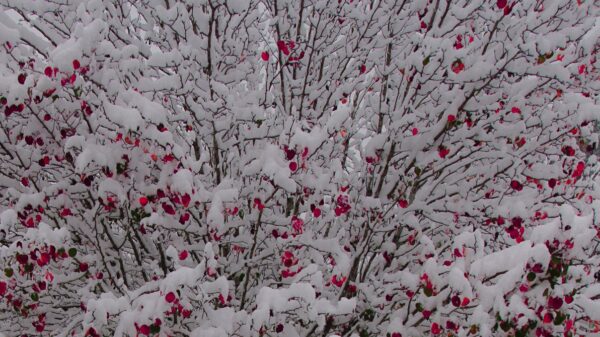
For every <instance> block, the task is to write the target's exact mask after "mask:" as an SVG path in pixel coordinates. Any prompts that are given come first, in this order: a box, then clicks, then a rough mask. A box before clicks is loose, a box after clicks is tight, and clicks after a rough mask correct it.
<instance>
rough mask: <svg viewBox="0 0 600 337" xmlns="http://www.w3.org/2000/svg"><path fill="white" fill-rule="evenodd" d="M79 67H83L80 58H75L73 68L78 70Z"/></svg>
mask: <svg viewBox="0 0 600 337" xmlns="http://www.w3.org/2000/svg"><path fill="white" fill-rule="evenodd" d="M79 67H81V64H80V63H79V60H73V69H75V70H77V69H79Z"/></svg>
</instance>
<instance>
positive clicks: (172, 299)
mask: <svg viewBox="0 0 600 337" xmlns="http://www.w3.org/2000/svg"><path fill="white" fill-rule="evenodd" d="M165 300H166V301H167V303H173V302H175V294H174V293H173V292H170V293H168V294H167V295H166V296H165Z"/></svg>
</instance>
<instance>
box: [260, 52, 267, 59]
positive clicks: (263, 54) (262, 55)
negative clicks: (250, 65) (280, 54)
mask: <svg viewBox="0 0 600 337" xmlns="http://www.w3.org/2000/svg"><path fill="white" fill-rule="evenodd" d="M260 57H261V58H262V60H263V61H268V60H269V53H267V52H266V51H263V52H262V53H261V54H260Z"/></svg>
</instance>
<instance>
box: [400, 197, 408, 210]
mask: <svg viewBox="0 0 600 337" xmlns="http://www.w3.org/2000/svg"><path fill="white" fill-rule="evenodd" d="M398 205H400V207H401V208H406V207H408V201H406V200H404V199H401V200H400V201H398Z"/></svg>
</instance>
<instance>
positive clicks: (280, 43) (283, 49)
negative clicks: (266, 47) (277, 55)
mask: <svg viewBox="0 0 600 337" xmlns="http://www.w3.org/2000/svg"><path fill="white" fill-rule="evenodd" d="M277 48H279V50H280V51H281V52H282V53H283V54H285V55H289V54H290V50H289V49H288V46H287V44H286V43H285V41H282V40H279V41H277Z"/></svg>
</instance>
